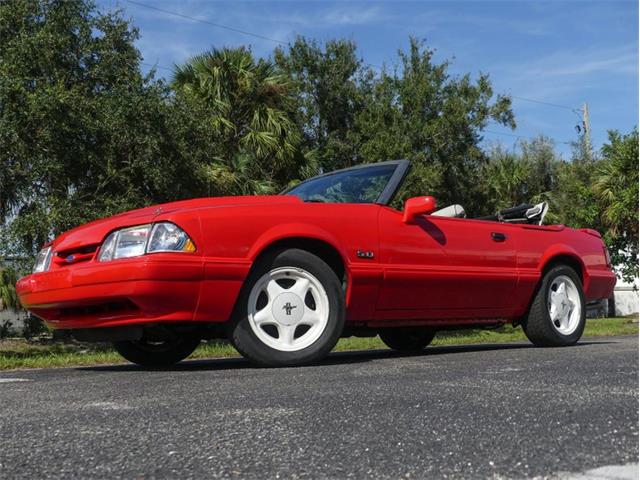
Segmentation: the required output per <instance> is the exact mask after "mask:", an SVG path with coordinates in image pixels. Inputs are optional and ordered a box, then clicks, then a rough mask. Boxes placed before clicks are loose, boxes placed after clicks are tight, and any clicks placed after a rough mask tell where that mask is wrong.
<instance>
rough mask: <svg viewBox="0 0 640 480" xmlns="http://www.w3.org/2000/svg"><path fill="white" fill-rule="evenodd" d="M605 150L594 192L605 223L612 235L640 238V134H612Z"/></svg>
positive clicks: (603, 148) (603, 150) (636, 131)
mask: <svg viewBox="0 0 640 480" xmlns="http://www.w3.org/2000/svg"><path fill="white" fill-rule="evenodd" d="M609 141H610V143H609V144H605V145H604V146H603V147H602V153H603V155H604V159H603V161H602V162H601V163H600V165H599V166H598V172H597V177H596V180H595V182H594V184H593V191H594V192H595V193H596V195H598V198H599V200H600V203H601V205H602V207H603V210H602V220H603V222H604V224H605V225H607V227H608V228H609V231H610V233H611V234H612V235H614V236H618V235H621V234H622V235H632V236H634V237H635V239H637V238H638V209H637V206H638V130H637V129H636V130H634V131H633V132H631V133H630V134H629V135H625V136H622V135H620V134H619V133H618V132H610V133H609Z"/></svg>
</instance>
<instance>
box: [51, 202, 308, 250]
mask: <svg viewBox="0 0 640 480" xmlns="http://www.w3.org/2000/svg"><path fill="white" fill-rule="evenodd" d="M279 203H301V200H300V199H299V198H298V197H294V196H290V195H254V196H239V197H207V198H194V199H190V200H180V201H177V202H171V203H163V204H159V205H153V206H151V207H145V208H139V209H136V210H130V211H128V212H123V213H119V214H117V215H113V216H112V217H107V218H103V219H100V220H95V221H93V222H89V223H86V224H84V225H81V226H79V227H76V228H74V229H72V230H69V231H67V232H64V233H62V234H61V235H59V236H58V237H57V238H56V239H55V240H54V241H53V242H50V243H49V245H53V247H54V249H55V250H56V251H57V252H73V251H77V250H79V249H82V248H86V247H90V246H96V245H99V244H100V243H102V241H103V239H104V238H105V237H106V235H107V234H108V233H109V232H111V231H113V230H115V229H117V228H123V227H130V226H134V225H141V224H144V223H150V222H153V220H154V219H155V218H156V217H157V216H158V215H161V214H166V213H170V212H176V211H182V210H199V209H203V208H222V207H233V206H243V205H265V204H279Z"/></svg>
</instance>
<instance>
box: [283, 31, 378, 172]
mask: <svg viewBox="0 0 640 480" xmlns="http://www.w3.org/2000/svg"><path fill="white" fill-rule="evenodd" d="M356 49H357V47H356V44H355V43H354V42H353V41H350V40H342V39H341V40H329V41H328V42H326V44H325V45H324V47H322V46H321V45H320V44H319V43H318V42H317V41H315V40H308V39H306V38H304V37H298V38H296V40H295V42H294V43H293V44H292V45H290V46H289V48H288V50H286V51H285V49H283V48H277V49H276V50H275V52H274V60H275V63H276V65H277V66H278V68H279V69H280V70H281V71H282V72H283V74H285V75H287V76H288V77H289V78H291V81H292V83H293V86H294V88H295V92H296V102H295V105H294V109H293V110H292V112H291V113H292V114H293V117H294V118H295V119H296V123H297V125H298V128H299V130H300V131H301V132H302V149H303V151H304V152H312V153H311V154H312V156H313V157H314V158H316V159H317V162H318V163H319V166H320V167H321V168H322V169H323V170H324V171H330V170H334V169H337V168H343V167H347V166H351V165H353V164H354V163H357V162H358V161H359V159H358V156H357V151H356V144H355V143H354V141H353V139H352V134H353V131H354V128H355V117H356V115H357V113H358V112H359V111H360V110H361V109H362V108H363V106H364V104H363V102H364V98H363V97H362V95H361V81H362V78H361V77H362V76H367V75H369V76H370V73H369V72H367V71H366V70H364V69H363V63H362V61H361V60H360V59H358V58H357V54H356Z"/></svg>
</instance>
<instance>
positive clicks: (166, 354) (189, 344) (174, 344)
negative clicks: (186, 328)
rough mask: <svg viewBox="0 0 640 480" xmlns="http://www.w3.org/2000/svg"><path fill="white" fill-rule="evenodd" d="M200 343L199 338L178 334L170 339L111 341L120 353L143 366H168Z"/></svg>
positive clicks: (189, 352) (183, 357) (182, 358)
mask: <svg viewBox="0 0 640 480" xmlns="http://www.w3.org/2000/svg"><path fill="white" fill-rule="evenodd" d="M198 345H200V338H198V337H193V336H180V337H176V338H172V339H170V340H159V341H152V340H147V339H142V340H127V341H122V342H113V346H114V347H115V349H116V350H117V351H118V353H119V354H120V355H122V356H123V357H124V358H126V359H127V360H129V361H130V362H132V363H137V364H138V365H141V366H143V367H168V366H171V365H174V364H176V363H178V362H179V361H181V360H184V359H185V358H187V357H188V356H189V355H191V354H192V353H193V351H194V350H195V349H196V348H197V347H198Z"/></svg>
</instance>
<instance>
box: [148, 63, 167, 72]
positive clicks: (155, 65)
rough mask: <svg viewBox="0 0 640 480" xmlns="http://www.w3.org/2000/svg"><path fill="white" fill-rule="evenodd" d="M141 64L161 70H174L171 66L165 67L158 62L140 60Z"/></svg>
mask: <svg viewBox="0 0 640 480" xmlns="http://www.w3.org/2000/svg"><path fill="white" fill-rule="evenodd" d="M140 65H144V66H146V67H151V68H159V69H161V70H168V71H170V72H172V71H173V68H169V67H163V66H162V65H158V64H157V63H146V62H140Z"/></svg>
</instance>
